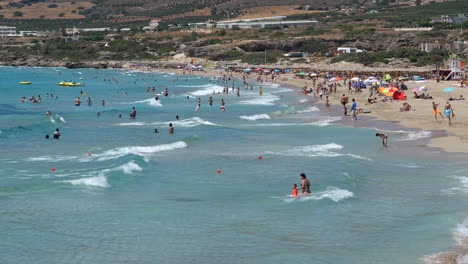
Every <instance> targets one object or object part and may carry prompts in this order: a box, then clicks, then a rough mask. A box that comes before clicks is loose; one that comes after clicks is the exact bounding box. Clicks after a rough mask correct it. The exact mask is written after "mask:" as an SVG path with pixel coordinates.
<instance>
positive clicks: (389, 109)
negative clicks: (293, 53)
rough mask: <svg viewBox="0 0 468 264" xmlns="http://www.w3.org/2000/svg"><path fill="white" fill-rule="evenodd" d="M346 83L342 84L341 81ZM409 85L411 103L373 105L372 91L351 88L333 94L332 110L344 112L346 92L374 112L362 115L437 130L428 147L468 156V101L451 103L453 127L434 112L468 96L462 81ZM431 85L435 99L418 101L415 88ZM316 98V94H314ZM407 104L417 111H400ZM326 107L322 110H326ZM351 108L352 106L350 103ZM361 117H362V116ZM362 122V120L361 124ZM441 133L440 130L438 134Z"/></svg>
mask: <svg viewBox="0 0 468 264" xmlns="http://www.w3.org/2000/svg"><path fill="white" fill-rule="evenodd" d="M286 83H288V84H291V85H295V86H298V87H304V85H305V84H306V83H308V84H309V86H308V87H310V86H311V81H306V80H299V79H293V80H288V81H286ZM341 84H342V82H341ZM405 84H406V85H407V86H408V90H407V91H405V92H406V95H407V98H408V100H407V101H387V102H381V101H379V102H377V103H374V104H369V103H368V102H367V98H368V97H369V91H368V90H367V89H364V90H363V92H362V93H351V94H349V95H348V91H347V90H348V87H344V86H343V85H342V86H341V87H338V89H337V93H336V94H332V95H330V102H331V104H332V111H340V112H343V107H342V106H341V104H340V99H341V97H342V95H343V93H345V94H346V95H347V96H348V97H349V99H350V101H351V98H355V99H356V102H357V105H358V107H361V108H363V109H364V110H365V111H368V110H369V111H372V113H369V114H361V115H368V116H373V117H375V118H377V119H379V120H384V121H394V122H399V124H400V125H401V126H404V127H408V128H416V129H421V130H423V131H434V130H436V133H432V135H433V137H432V138H431V139H430V141H429V142H428V144H427V146H429V147H435V148H441V149H443V150H445V151H448V152H464V153H468V130H467V127H468V120H467V118H468V107H467V104H468V101H467V100H462V101H450V104H451V105H452V108H453V110H454V113H455V117H454V118H452V124H451V125H449V124H448V120H447V119H446V118H445V115H444V119H442V118H441V117H440V116H438V118H437V119H438V120H437V121H436V120H435V118H434V112H433V109H432V102H433V101H434V102H435V103H437V104H440V105H439V111H441V112H442V113H443V109H444V106H445V103H446V101H447V100H448V98H450V97H459V96H460V95H463V97H466V96H468V88H459V87H458V86H456V85H457V84H459V82H455V81H441V82H440V83H437V82H436V81H435V80H428V81H427V82H424V83H414V82H412V81H408V82H405ZM422 85H425V86H428V87H429V88H430V90H429V91H428V92H429V95H430V96H432V97H433V99H432V100H431V99H416V98H414V94H413V89H414V88H416V87H418V86H422ZM448 87H452V88H455V91H452V92H445V91H443V89H444V88H448ZM312 96H313V95H312ZM403 102H407V103H409V104H410V105H411V106H412V107H413V108H414V109H415V111H410V112H400V108H401V107H402V105H403ZM324 108H325V106H324V105H323V107H321V110H322V111H323V110H324ZM348 109H349V104H348ZM358 118H359V116H358ZM357 122H359V120H358V121H357ZM441 130H444V131H447V133H440V131H441ZM437 131H439V132H438V133H437Z"/></svg>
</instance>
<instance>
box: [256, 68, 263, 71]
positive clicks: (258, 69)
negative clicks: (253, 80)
mask: <svg viewBox="0 0 468 264" xmlns="http://www.w3.org/2000/svg"><path fill="white" fill-rule="evenodd" d="M255 70H256V71H261V70H263V68H260V67H258V68H257V69H255Z"/></svg>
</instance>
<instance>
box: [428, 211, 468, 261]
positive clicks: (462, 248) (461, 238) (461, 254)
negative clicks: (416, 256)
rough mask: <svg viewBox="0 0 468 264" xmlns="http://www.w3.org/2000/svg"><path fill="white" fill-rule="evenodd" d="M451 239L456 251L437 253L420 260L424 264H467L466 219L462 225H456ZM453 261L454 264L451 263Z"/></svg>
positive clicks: (467, 231) (467, 228) (467, 236)
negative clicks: (454, 243)
mask: <svg viewBox="0 0 468 264" xmlns="http://www.w3.org/2000/svg"><path fill="white" fill-rule="evenodd" d="M452 236H453V239H454V240H455V241H456V245H457V250H456V251H447V252H439V253H436V254H432V255H427V256H424V257H422V258H421V260H422V262H423V263H425V264H446V263H457V264H468V255H466V252H467V250H468V219H465V221H463V223H462V224H458V225H457V226H456V227H455V229H454V230H453V233H452ZM454 259H455V262H454V261H453V260H454Z"/></svg>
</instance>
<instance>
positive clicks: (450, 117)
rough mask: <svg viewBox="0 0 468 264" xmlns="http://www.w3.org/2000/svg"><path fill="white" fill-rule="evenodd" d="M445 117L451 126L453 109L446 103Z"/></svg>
mask: <svg viewBox="0 0 468 264" xmlns="http://www.w3.org/2000/svg"><path fill="white" fill-rule="evenodd" d="M445 116H446V117H447V119H448V121H449V125H451V124H452V117H454V116H455V114H454V113H453V109H452V105H451V104H450V103H449V102H447V103H446V104H445Z"/></svg>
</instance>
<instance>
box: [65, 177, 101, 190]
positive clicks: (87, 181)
mask: <svg viewBox="0 0 468 264" xmlns="http://www.w3.org/2000/svg"><path fill="white" fill-rule="evenodd" d="M63 182H68V183H71V184H73V185H86V186H91V187H101V188H107V187H110V184H109V183H108V182H107V177H106V176H105V175H104V174H102V173H100V174H99V175H98V176H95V177H86V178H80V179H76V180H68V181H63Z"/></svg>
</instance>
